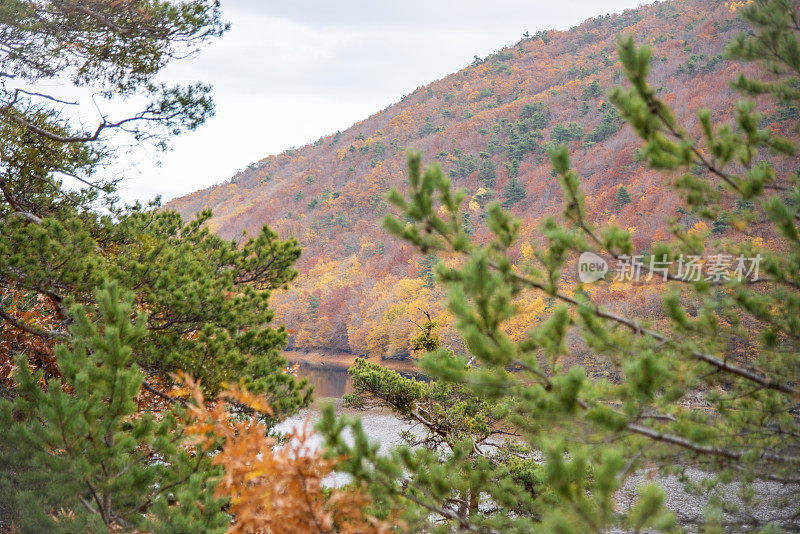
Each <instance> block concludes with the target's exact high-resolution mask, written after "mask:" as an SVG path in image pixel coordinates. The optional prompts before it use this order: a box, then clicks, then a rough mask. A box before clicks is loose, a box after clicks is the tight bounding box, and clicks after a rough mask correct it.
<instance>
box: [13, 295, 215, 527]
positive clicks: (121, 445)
mask: <svg viewBox="0 0 800 534" xmlns="http://www.w3.org/2000/svg"><path fill="white" fill-rule="evenodd" d="M96 302H97V305H98V308H97V314H98V317H97V321H98V323H99V324H96V323H94V322H93V321H92V320H91V319H90V318H89V316H88V315H87V313H86V310H84V309H83V308H82V307H80V306H76V307H75V308H73V310H72V314H71V316H72V317H73V318H74V321H75V322H74V324H73V326H72V327H71V335H70V338H69V342H68V345H63V344H62V345H59V346H58V348H57V358H58V361H59V366H60V369H61V375H62V377H61V378H60V379H56V380H51V381H50V382H49V383H48V384H47V389H46V390H43V389H42V388H41V381H42V380H43V378H42V372H41V371H38V372H36V373H31V372H30V371H29V369H28V362H27V359H26V358H25V357H24V356H20V357H19V358H18V359H17V369H18V371H17V375H16V382H17V384H18V387H17V391H16V399H15V400H14V401H7V400H0V421H2V428H3V432H4V436H3V440H2V441H1V442H0V469H2V472H3V473H4V476H3V477H2V479H1V480H0V509H5V510H6V511H7V513H8V514H9V516H10V517H9V518H10V519H11V520H12V521H13V523H14V525H15V526H16V527H17V528H18V529H19V530H20V531H21V532H45V531H46V532H80V531H82V532H86V531H91V532H100V531H102V530H107V529H111V528H118V529H119V528H122V529H125V530H131V529H144V530H147V531H153V532H156V531H159V532H167V531H169V532H190V531H194V532H196V531H203V532H223V531H224V530H225V529H226V528H227V526H228V524H229V518H228V516H227V515H226V514H225V513H224V512H223V511H222V506H223V504H224V501H220V500H217V499H215V498H214V496H213V490H214V485H213V483H212V482H211V477H212V476H217V475H218V472H217V470H216V469H212V468H211V464H210V462H211V458H210V456H208V455H206V454H205V453H200V452H199V451H198V452H197V453H195V454H192V453H191V452H190V451H189V450H188V449H186V448H185V447H184V443H183V440H184V439H185V436H184V434H183V432H181V426H180V424H179V422H178V417H176V415H179V413H174V412H173V411H167V412H165V413H162V414H161V415H160V417H158V418H156V417H154V415H153V414H142V415H138V414H137V410H138V404H137V395H138V393H139V389H140V387H141V385H142V381H143V378H144V377H143V374H142V371H141V370H140V369H139V367H138V366H137V365H136V363H135V362H134V357H133V352H134V348H135V347H136V346H137V345H138V344H140V343H141V342H142V339H143V338H144V336H145V333H146V318H145V316H144V314H143V313H139V314H138V316H136V318H135V320H134V321H131V316H132V313H133V309H134V308H133V306H132V304H133V295H132V294H131V293H121V291H120V288H119V284H117V283H107V284H106V285H105V286H104V288H103V289H102V290H101V291H98V292H97V294H96ZM175 410H176V411H177V412H180V407H176V408H175ZM178 503H180V504H178ZM6 524H7V525H8V522H7V523H6Z"/></svg>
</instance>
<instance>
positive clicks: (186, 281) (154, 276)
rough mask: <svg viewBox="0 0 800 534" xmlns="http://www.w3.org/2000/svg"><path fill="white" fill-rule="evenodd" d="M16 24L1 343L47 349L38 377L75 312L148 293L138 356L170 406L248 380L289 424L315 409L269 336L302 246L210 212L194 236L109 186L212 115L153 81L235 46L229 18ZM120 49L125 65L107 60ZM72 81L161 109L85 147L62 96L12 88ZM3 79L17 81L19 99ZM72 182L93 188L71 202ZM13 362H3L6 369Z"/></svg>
mask: <svg viewBox="0 0 800 534" xmlns="http://www.w3.org/2000/svg"><path fill="white" fill-rule="evenodd" d="M2 12H3V14H4V15H6V14H7V15H8V16H4V17H3V18H2V23H1V24H2V30H3V31H2V32H0V39H1V40H2V41H1V42H0V64H2V70H3V76H4V77H3V79H4V80H6V81H5V82H4V84H2V85H0V101H2V102H3V103H4V104H3V105H2V106H0V193H2V195H1V196H0V221H1V222H2V224H0V258H2V261H0V288H1V290H2V293H1V294H0V323H2V325H3V328H12V329H15V330H17V331H19V332H20V334H21V335H23V336H27V339H28V340H29V342H28V344H29V345H30V346H32V347H33V346H35V345H36V344H38V343H44V344H46V345H47V346H48V349H47V350H46V351H41V350H39V351H34V350H31V351H26V352H27V353H28V354H29V356H30V357H31V363H34V362H36V361H37V360H36V359H35V358H34V353H37V352H38V353H42V352H45V353H47V354H49V355H52V346H53V345H54V344H55V342H56V341H58V340H61V339H64V338H65V337H66V336H67V335H68V333H67V330H66V328H67V326H68V325H69V324H70V322H71V321H72V317H71V315H70V303H71V302H79V303H81V304H83V305H84V306H87V307H92V306H94V303H93V301H92V295H93V294H94V291H95V290H96V289H97V288H99V287H101V286H102V284H103V283H104V281H105V280H108V279H115V280H116V281H117V282H118V283H119V284H120V285H121V286H122V287H123V288H125V289H129V290H132V291H135V292H136V294H137V300H136V303H137V306H139V309H141V310H146V311H147V334H146V336H145V339H144V341H143V342H142V343H141V344H140V346H138V347H137V348H136V351H135V354H134V356H135V359H136V361H137V363H139V364H140V365H141V366H142V368H143V369H145V370H146V373H147V377H146V382H145V387H146V388H149V389H150V390H157V389H158V388H159V387H161V384H168V383H169V381H170V376H171V374H172V373H173V372H175V371H177V370H179V369H181V370H184V371H186V372H187V373H190V374H192V375H193V376H195V377H196V378H197V379H199V380H201V382H202V384H203V387H204V388H205V391H206V393H207V394H210V395H213V394H214V392H216V391H218V390H219V389H220V387H221V386H222V384H224V383H225V382H228V381H231V380H237V381H238V380H240V379H242V380H244V381H245V382H246V383H247V385H248V387H250V388H252V389H253V390H254V391H256V392H263V393H269V394H270V395H271V396H272V397H273V399H274V403H275V408H276V409H279V410H284V409H285V410H286V411H292V410H293V409H295V408H296V407H297V406H299V405H302V403H303V402H307V400H308V394H307V392H306V391H304V388H303V386H302V385H300V384H297V383H296V382H295V380H294V379H293V377H291V376H289V375H287V374H286V373H284V372H283V366H284V364H285V361H284V360H283V358H282V357H281V356H280V349H281V347H283V345H284V344H285V342H286V332H285V331H284V330H283V329H281V328H266V327H265V326H266V325H268V324H269V323H270V321H271V320H272V317H273V315H274V314H273V312H272V310H270V308H269V306H268V299H269V295H270V291H272V290H274V289H278V288H282V287H284V286H285V285H286V284H287V283H288V282H290V281H291V280H292V279H293V278H294V277H295V276H296V272H295V271H294V270H293V269H292V265H293V263H294V262H295V261H296V260H297V258H298V257H299V255H300V249H299V246H298V244H297V242H296V241H295V240H287V241H281V240H279V239H278V236H277V235H276V234H275V233H274V232H272V231H271V230H269V229H268V228H267V227H264V228H263V229H262V230H261V232H260V233H258V234H257V235H255V236H254V237H253V238H251V239H246V240H241V241H240V242H238V243H235V242H231V241H226V240H224V239H221V238H220V237H218V236H216V235H213V234H212V233H211V232H210V231H209V230H208V228H207V227H206V226H205V223H206V222H207V221H208V219H209V218H210V217H211V213H210V211H207V210H206V211H202V212H201V213H200V214H198V216H197V218H196V219H194V220H192V221H189V222H184V221H183V220H182V219H181V217H180V216H179V215H178V214H177V213H175V212H170V211H166V210H161V209H160V206H159V204H158V202H154V203H152V204H151V205H148V206H146V207H143V206H140V205H136V206H133V207H131V208H119V207H117V205H116V203H115V200H114V195H115V193H114V191H115V188H116V181H115V179H112V178H108V177H106V176H104V175H103V174H102V170H103V168H104V164H106V163H109V162H110V161H111V158H113V155H114V153H115V151H114V150H113V146H114V144H115V143H122V142H124V141H125V137H126V136H129V135H132V136H133V140H134V141H145V140H147V141H151V142H155V143H156V144H158V145H160V146H166V145H167V144H168V143H169V141H170V140H171V138H172V137H174V136H175V135H176V134H177V133H180V132H181V131H184V130H187V129H193V128H196V127H197V126H198V125H200V124H202V122H203V121H204V120H205V118H206V117H208V116H209V115H210V114H211V113H213V103H212V101H211V99H210V96H209V88H208V87H207V86H204V85H202V84H196V85H192V86H186V87H183V86H177V87H166V86H160V85H158V84H156V83H155V82H154V80H155V77H156V76H157V75H158V73H159V72H160V71H161V69H163V68H164V67H165V65H167V64H168V63H169V62H170V61H171V60H172V59H174V58H176V57H181V56H182V55H184V54H186V53H187V52H190V51H192V50H195V49H197V48H198V47H200V46H202V45H203V44H204V43H206V42H207V41H208V40H209V39H212V38H214V37H216V36H218V35H220V34H222V33H223V32H224V31H225V29H226V28H227V25H226V24H224V23H222V22H221V21H220V13H219V5H218V2H216V1H215V0H190V1H189V2H187V3H186V4H185V5H183V7H181V9H176V8H175V7H174V6H173V5H172V4H171V3H169V2H162V1H156V2H149V3H142V2H99V3H98V2H92V1H86V0H78V1H76V2H71V3H69V5H67V4H64V3H63V2H50V1H46V2H24V1H21V0H12V1H10V2H6V3H4V4H3V7H2ZM98 32H100V33H98ZM99 34H102V35H103V38H102V39H98V35H99ZM116 47H120V48H119V49H120V50H121V49H124V50H125V53H124V54H117V53H110V52H109V50H112V49H114V50H116V49H117V48H116ZM30 57H36V58H37V61H36V62H31V61H27V60H26V59H25V58H30ZM71 69H74V70H71ZM73 72H78V73H80V74H79V75H76V78H75V82H76V83H77V84H78V85H79V86H81V87H84V88H88V89H92V90H96V91H103V92H104V94H108V95H109V96H121V97H131V98H133V97H134V96H136V97H140V98H144V99H147V100H149V101H150V102H149V104H146V107H145V109H143V110H142V111H140V112H139V113H137V114H135V115H133V116H131V117H128V118H120V119H119V120H112V119H110V118H109V119H103V120H102V121H101V122H100V123H99V124H98V125H97V127H96V128H93V129H91V130H89V131H84V130H82V129H80V128H76V127H74V126H73V125H75V124H77V123H78V121H74V120H71V119H72V118H73V117H70V116H69V115H67V114H66V111H65V106H63V105H61V104H59V100H63V98H59V95H58V94H52V95H50V94H40V93H29V92H25V91H24V90H23V91H17V90H16V89H15V87H14V84H16V83H17V82H19V83H29V84H36V83H41V82H47V81H52V80H53V79H55V78H58V77H59V76H62V77H63V76H71V74H72V73H73ZM5 73H9V74H10V73H14V74H15V75H16V78H14V80H15V81H14V83H11V81H10V80H11V78H7V77H5ZM45 85H47V84H45ZM69 109H70V108H69V107H66V110H67V111H68V110H69ZM112 139H114V140H113V141H112ZM64 175H70V176H74V177H76V179H77V183H80V184H84V187H83V188H81V189H70V188H67V187H65V186H64V184H63V183H62V179H61V178H60V177H61V176H64ZM104 213H106V214H107V215H104ZM20 302H39V303H42V304H41V308H42V310H46V311H44V312H43V317H42V318H41V320H40V321H39V324H38V325H36V324H29V323H28V322H26V321H25V320H24V319H23V317H24V314H25V312H26V310H25V308H24V307H20V306H17V305H16V303H20ZM13 357H14V355H13V354H11V353H9V352H7V351H6V349H4V348H2V347H0V359H2V360H5V361H9V360H10V359H11V358H13ZM40 363H41V362H40ZM45 363H46V365H41V367H42V368H43V369H45V370H46V371H47V373H46V374H45V376H44V378H45V380H46V381H47V380H50V379H52V378H58V365H57V362H55V361H52V360H50V361H47V362H45Z"/></svg>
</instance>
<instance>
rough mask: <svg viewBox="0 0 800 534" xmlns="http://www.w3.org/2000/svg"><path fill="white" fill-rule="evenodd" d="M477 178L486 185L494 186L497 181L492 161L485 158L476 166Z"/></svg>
mask: <svg viewBox="0 0 800 534" xmlns="http://www.w3.org/2000/svg"><path fill="white" fill-rule="evenodd" d="M478 180H479V181H480V182H481V183H482V184H483V185H484V186H486V187H489V188H491V187H494V184H495V182H496V181H497V171H496V170H495V164H494V162H493V161H492V160H491V159H489V158H485V159H484V160H483V161H481V164H480V166H479V167H478Z"/></svg>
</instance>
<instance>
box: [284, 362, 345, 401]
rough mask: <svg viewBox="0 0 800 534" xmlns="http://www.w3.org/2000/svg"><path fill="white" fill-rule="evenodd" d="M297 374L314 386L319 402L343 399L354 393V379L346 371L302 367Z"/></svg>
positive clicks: (315, 395)
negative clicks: (346, 395)
mask: <svg viewBox="0 0 800 534" xmlns="http://www.w3.org/2000/svg"><path fill="white" fill-rule="evenodd" d="M297 374H298V376H299V377H300V378H307V379H308V381H309V382H310V383H311V385H312V386H314V398H315V399H317V400H319V399H341V398H342V395H344V394H345V393H352V392H353V379H352V377H351V376H350V375H349V374H347V370H345V369H341V368H333V367H328V368H325V367H312V366H310V365H301V366H300V367H299V369H298V372H297Z"/></svg>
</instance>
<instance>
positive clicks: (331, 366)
mask: <svg viewBox="0 0 800 534" xmlns="http://www.w3.org/2000/svg"><path fill="white" fill-rule="evenodd" d="M283 356H284V357H285V358H286V360H287V361H288V362H289V363H290V364H293V365H294V364H297V365H299V366H301V367H306V368H311V369H320V370H321V369H328V370H333V371H342V372H346V371H347V370H348V369H349V368H350V367H352V366H353V364H354V363H355V361H356V358H363V359H365V360H367V361H368V362H371V363H376V364H379V365H381V366H383V367H387V368H389V369H392V370H393V371H398V372H400V373H404V374H412V375H421V374H422V373H421V372H420V370H419V369H418V368H417V366H416V364H415V363H414V360H379V359H377V358H367V357H365V356H359V355H357V354H352V353H346V352H324V351H308V352H307V351H302V350H287V351H284V353H283Z"/></svg>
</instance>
